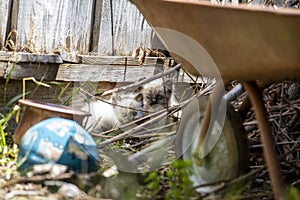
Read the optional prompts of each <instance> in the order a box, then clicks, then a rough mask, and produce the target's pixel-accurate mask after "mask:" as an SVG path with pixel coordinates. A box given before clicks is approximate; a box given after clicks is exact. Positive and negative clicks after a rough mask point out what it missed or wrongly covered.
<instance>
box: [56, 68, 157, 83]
mask: <svg viewBox="0 0 300 200" xmlns="http://www.w3.org/2000/svg"><path fill="white" fill-rule="evenodd" d="M154 69H155V66H153V65H150V66H141V67H140V66H128V67H127V68H125V66H122V65H88V64H61V65H60V66H59V69H58V72H57V76H56V80H59V81H79V82H84V81H90V82H97V81H109V82H136V81H138V80H139V79H141V78H142V77H146V78H147V77H150V76H151V75H153V73H154Z"/></svg>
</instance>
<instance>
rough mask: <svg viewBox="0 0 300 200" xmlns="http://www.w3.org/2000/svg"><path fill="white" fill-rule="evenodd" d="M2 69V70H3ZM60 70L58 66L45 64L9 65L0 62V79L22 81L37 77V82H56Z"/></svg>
mask: <svg viewBox="0 0 300 200" xmlns="http://www.w3.org/2000/svg"><path fill="white" fill-rule="evenodd" d="M1 68H2V69H1ZM57 70H58V65H57V64H43V63H36V64H34V63H17V64H15V63H7V62H0V75H1V71H2V76H0V78H8V77H9V78H10V79H13V80H22V79H23V78H27V77H35V78H36V79H37V80H49V81H50V80H55V77H56V73H57Z"/></svg>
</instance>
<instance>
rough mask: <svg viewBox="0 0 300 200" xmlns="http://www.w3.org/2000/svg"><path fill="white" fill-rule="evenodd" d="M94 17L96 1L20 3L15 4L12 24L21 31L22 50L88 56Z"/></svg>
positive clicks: (20, 44)
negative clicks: (62, 52)
mask: <svg viewBox="0 0 300 200" xmlns="http://www.w3.org/2000/svg"><path fill="white" fill-rule="evenodd" d="M92 13H93V0H87V1H82V0H57V1H43V0H37V1H25V0H24V1H23V0H20V1H18V3H16V4H14V9H13V16H14V17H15V18H16V19H15V20H13V24H12V27H14V28H15V29H16V30H17V31H18V38H17V47H18V50H19V51H20V50H26V51H29V52H38V53H52V52H53V51H54V50H57V49H64V50H67V51H68V52H71V53H74V52H76V53H82V54H87V53H88V52H89V43H90V38H91V22H92Z"/></svg>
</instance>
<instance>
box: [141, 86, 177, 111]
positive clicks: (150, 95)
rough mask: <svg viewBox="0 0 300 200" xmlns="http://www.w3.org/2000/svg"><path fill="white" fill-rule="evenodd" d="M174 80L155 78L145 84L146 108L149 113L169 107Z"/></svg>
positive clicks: (144, 97) (144, 98)
mask: <svg viewBox="0 0 300 200" xmlns="http://www.w3.org/2000/svg"><path fill="white" fill-rule="evenodd" d="M172 87H173V81H172V80H166V81H165V82H163V81H162V80H155V81H152V82H150V83H147V84H145V85H144V86H143V90H142V93H143V102H144V110H145V111H146V112H148V113H149V114H151V113H154V112H157V111H159V110H162V109H166V108H168V107H169V103H170V99H171V96H172Z"/></svg>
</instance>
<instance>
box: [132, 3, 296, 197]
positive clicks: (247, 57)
mask: <svg viewBox="0 0 300 200" xmlns="http://www.w3.org/2000/svg"><path fill="white" fill-rule="evenodd" d="M131 1H132V2H133V3H134V4H135V5H136V6H137V7H138V9H139V10H140V11H141V12H142V14H143V15H144V17H145V18H146V20H147V21H148V23H149V24H150V25H151V26H152V27H153V28H154V30H155V31H156V32H157V33H158V35H159V36H160V37H161V39H162V41H163V42H164V43H165V45H166V47H167V48H169V47H170V46H172V48H173V49H174V48H176V44H177V43H179V44H180V45H185V44H184V43H180V41H178V40H177V41H176V40H174V38H170V37H169V36H168V34H164V31H161V28H163V29H169V30H174V31H177V32H180V33H183V34H184V35H187V36H188V37H190V38H192V39H193V40H194V41H196V42H197V43H198V44H200V45H201V46H202V47H203V48H204V49H205V50H206V51H207V53H208V54H209V56H210V57H211V58H212V60H213V62H214V63H215V65H216V66H217V68H218V71H219V73H220V76H221V77H222V79H223V80H224V81H225V82H227V81H230V80H239V81H241V82H243V85H244V87H245V89H246V90H247V92H248V94H249V98H250V101H251V103H252V105H253V108H254V110H255V114H256V117H257V120H258V123H259V129H260V131H261V138H262V143H263V146H264V156H265V159H266V163H267V166H268V170H269V173H270V177H271V181H272V187H273V191H274V196H275V198H276V199H279V198H280V197H283V195H284V192H285V188H284V184H283V180H282V176H281V170H280V165H279V161H278V158H277V154H276V150H275V145H274V140H273V138H272V135H271V128H270V126H269V124H268V121H267V117H266V110H265V107H264V104H263V102H262V91H261V89H260V88H259V87H258V86H257V85H256V83H255V82H254V81H256V80H262V81H280V80H286V79H294V80H295V79H296V80H300V42H297V40H298V38H299V35H300V26H299V24H300V11H299V10H297V9H271V8H262V7H247V6H221V5H212V4H210V3H209V2H204V1H197V0H151V1H149V0H131ZM177 39H178V38H177ZM185 49H186V51H189V48H188V47H185ZM171 52H172V50H171ZM188 54H195V55H197V52H193V50H192V49H190V52H188V53H187V54H186V55H188ZM176 56H177V55H176ZM178 58H179V61H180V62H182V67H183V68H185V69H186V70H187V71H188V72H190V73H192V74H194V75H204V76H214V75H215V74H214V73H211V71H213V70H209V67H210V66H209V65H210V64H211V63H210V62H209V61H208V62H206V61H205V60H204V61H203V63H201V64H202V65H207V67H208V68H206V69H204V70H202V71H201V72H199V70H197V67H194V65H191V64H189V63H187V62H186V60H185V58H182V57H178ZM207 69H208V70H207Z"/></svg>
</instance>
